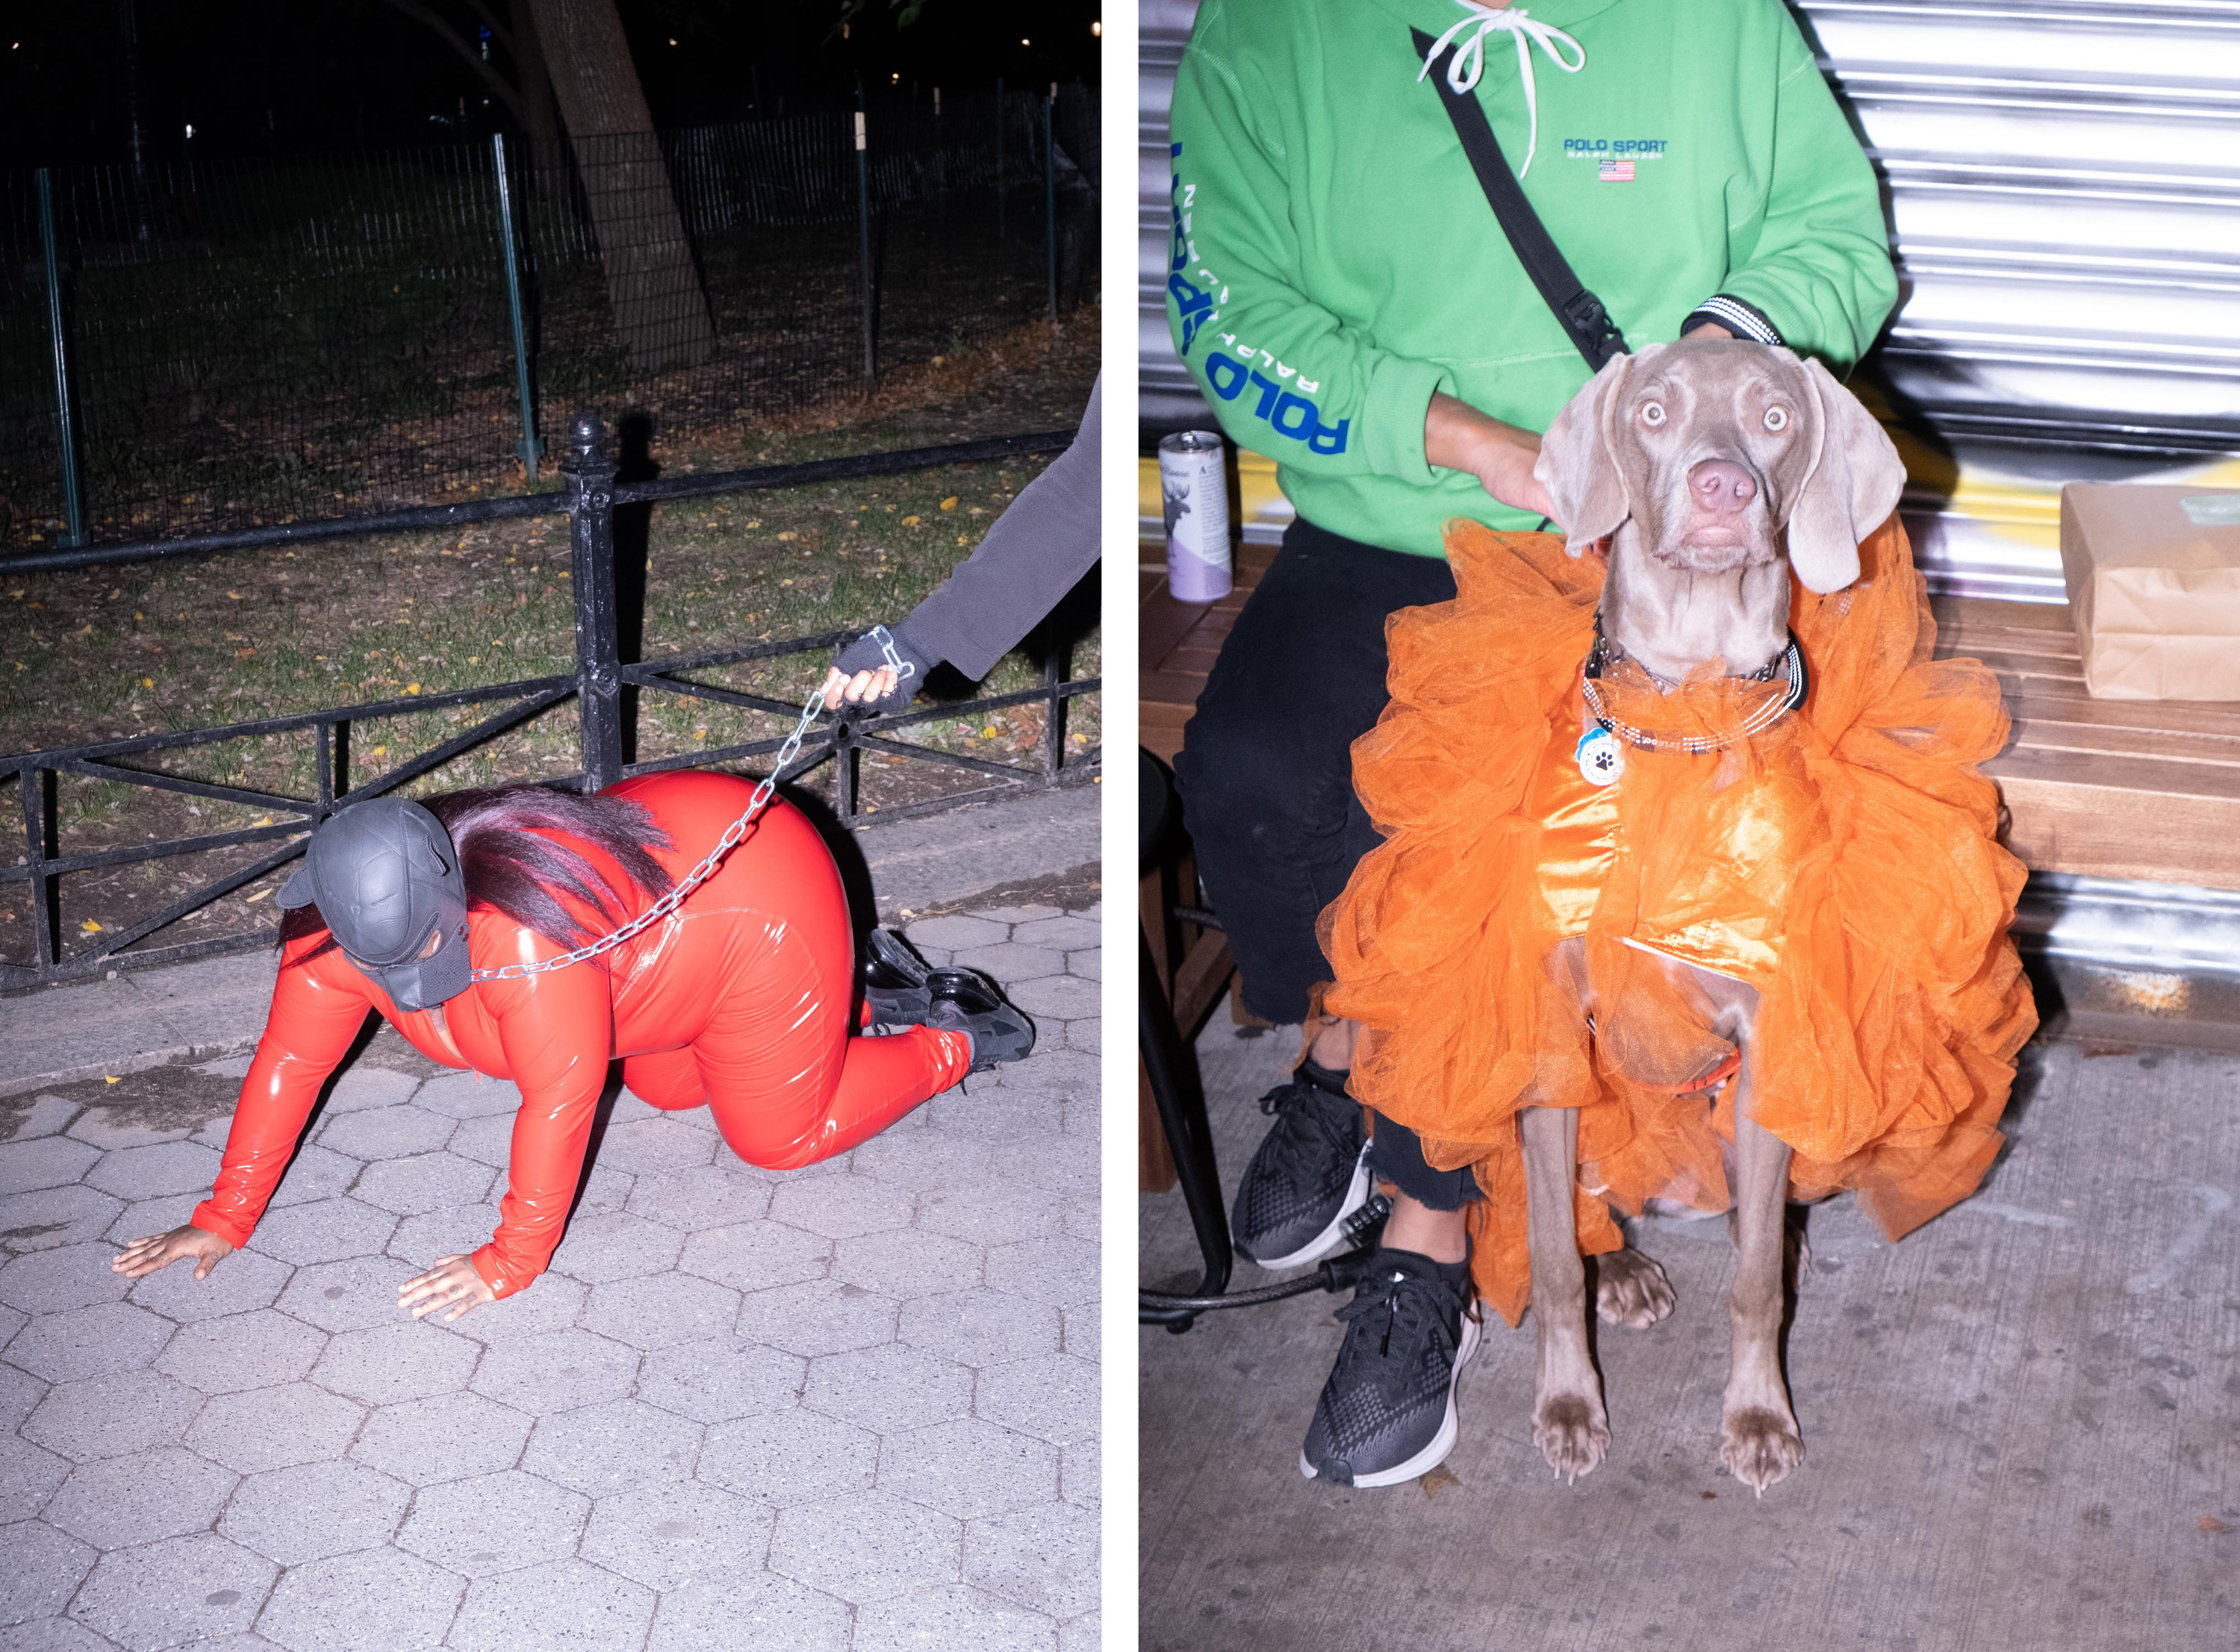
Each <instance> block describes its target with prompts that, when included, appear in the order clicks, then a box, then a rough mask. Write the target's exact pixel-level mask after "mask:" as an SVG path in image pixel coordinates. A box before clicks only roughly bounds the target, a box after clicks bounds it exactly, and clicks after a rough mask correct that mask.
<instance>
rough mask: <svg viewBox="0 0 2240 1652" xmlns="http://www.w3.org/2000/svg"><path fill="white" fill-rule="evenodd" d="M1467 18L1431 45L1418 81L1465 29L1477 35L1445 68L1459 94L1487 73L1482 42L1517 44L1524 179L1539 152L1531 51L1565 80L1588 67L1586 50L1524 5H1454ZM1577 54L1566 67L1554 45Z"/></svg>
mask: <svg viewBox="0 0 2240 1652" xmlns="http://www.w3.org/2000/svg"><path fill="white" fill-rule="evenodd" d="M1455 3H1456V4H1457V5H1458V6H1460V7H1461V8H1462V9H1463V10H1464V11H1466V12H1468V13H1470V16H1468V17H1464V18H1463V20H1462V21H1461V22H1460V23H1457V24H1456V25H1455V26H1454V27H1453V28H1451V29H1450V30H1447V32H1446V33H1444V34H1443V35H1441V36H1440V37H1438V38H1437V40H1435V41H1433V42H1432V43H1431V53H1430V57H1426V58H1424V59H1423V68H1422V70H1419V71H1418V72H1417V76H1416V78H1417V80H1419V81H1420V80H1422V79H1423V77H1424V76H1425V75H1428V74H1430V72H1431V61H1432V58H1436V57H1437V56H1438V55H1439V54H1440V53H1441V52H1442V51H1443V50H1446V48H1447V46H1448V44H1449V43H1450V42H1452V41H1453V40H1454V39H1455V37H1457V35H1459V34H1461V33H1462V31H1463V30H1465V29H1470V28H1472V27H1475V28H1476V29H1477V33H1476V34H1473V35H1472V36H1471V37H1470V38H1469V40H1467V41H1465V42H1463V43H1462V44H1460V45H1457V47H1456V48H1455V55H1454V59H1453V61H1452V62H1450V63H1448V65H1447V84H1448V85H1450V86H1451V87H1453V88H1454V90H1456V91H1457V93H1467V92H1468V91H1469V90H1470V88H1472V87H1473V86H1475V85H1477V83H1478V77H1479V76H1480V75H1482V74H1483V73H1484V72H1485V37H1487V36H1488V35H1490V34H1505V35H1507V36H1508V37H1510V39H1512V40H1514V41H1515V42H1516V43H1517V78H1518V79H1520V80H1522V81H1523V83H1524V114H1525V118H1526V119H1527V121H1528V122H1529V123H1530V126H1529V127H1528V132H1529V136H1528V137H1526V139H1525V143H1524V164H1523V165H1522V166H1520V167H1518V168H1517V177H1520V178H1521V177H1523V176H1524V175H1525V174H1526V173H1527V172H1530V170H1532V157H1533V155H1534V153H1535V152H1536V151H1537V150H1538V149H1539V147H1540V97H1539V92H1538V90H1537V88H1536V87H1535V86H1534V85H1533V83H1532V47H1533V45H1534V43H1536V42H1537V43H1538V45H1539V47H1540V50H1542V51H1543V52H1545V53H1547V54H1548V61H1549V62H1550V63H1553V64H1555V65H1556V67H1557V68H1558V69H1560V70H1563V72H1564V73H1565V74H1567V75H1576V74H1577V73H1578V72H1579V70H1582V69H1584V68H1585V67H1586V66H1587V49H1586V48H1585V47H1584V46H1582V45H1581V44H1580V43H1578V42H1577V41H1576V40H1574V39H1572V38H1571V37H1570V36H1569V35H1567V34H1565V33H1564V32H1563V30H1561V29H1558V28H1557V27H1556V26H1555V25H1554V24H1552V23H1535V22H1533V21H1532V19H1531V18H1530V17H1528V16H1526V15H1525V11H1524V8H1523V6H1504V7H1500V8H1496V7H1493V6H1482V5H1480V4H1478V3H1477V0H1455ZM1559 40H1560V41H1561V42H1563V45H1565V46H1569V47H1570V49H1571V50H1572V51H1573V52H1575V53H1577V57H1578V62H1577V63H1567V62H1565V61H1564V58H1563V50H1562V49H1561V48H1560V47H1558V46H1557V41H1559Z"/></svg>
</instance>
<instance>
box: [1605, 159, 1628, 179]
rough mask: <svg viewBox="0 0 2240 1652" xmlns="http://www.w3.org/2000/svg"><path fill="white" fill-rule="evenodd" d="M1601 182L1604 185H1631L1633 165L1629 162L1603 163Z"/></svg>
mask: <svg viewBox="0 0 2240 1652" xmlns="http://www.w3.org/2000/svg"><path fill="white" fill-rule="evenodd" d="M1602 181H1603V183H1632V182H1633V163H1632V162H1631V161H1604V162H1603V176H1602Z"/></svg>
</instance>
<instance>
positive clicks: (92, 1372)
mask: <svg viewBox="0 0 2240 1652" xmlns="http://www.w3.org/2000/svg"><path fill="white" fill-rule="evenodd" d="M173 1329H175V1327H174V1326H173V1325H172V1323H171V1322H170V1320H168V1319H159V1318H157V1316H155V1315H153V1314H151V1313H150V1312H149V1311H148V1310H147V1309H144V1308H135V1307H133V1306H132V1305H131V1304H130V1302H103V1303H102V1304H101V1306H99V1307H98V1308H73V1309H70V1312H68V1313H66V1314H44V1315H42V1316H39V1317H38V1318H37V1319H35V1320H33V1321H32V1322H30V1324H28V1325H26V1326H24V1327H23V1329H22V1330H20V1331H17V1333H16V1335H15V1336H13V1337H11V1338H10V1340H9V1342H8V1347H7V1349H6V1356H7V1360H8V1362H9V1363H10V1365H15V1366H19V1367H21V1368H22V1369H24V1370H26V1371H29V1372H30V1374H31V1375H32V1376H43V1377H44V1378H46V1380H47V1381H48V1382H71V1381H73V1380H75V1379H77V1378H78V1377H84V1376H110V1375H113V1374H115V1373H117V1372H120V1371H134V1370H138V1369H141V1368H143V1367H144V1366H145V1365H147V1364H148V1363H149V1362H150V1361H151V1360H153V1359H154V1358H155V1357H156V1356H157V1355H158V1354H160V1353H162V1352H163V1344H164V1343H166V1342H169V1341H170V1340H171V1333H172V1331H173Z"/></svg>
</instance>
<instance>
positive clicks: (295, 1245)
mask: <svg viewBox="0 0 2240 1652" xmlns="http://www.w3.org/2000/svg"><path fill="white" fill-rule="evenodd" d="M396 1231H397V1217H396V1216H395V1215H394V1214H392V1213H391V1212H390V1211H387V1210H377V1209H374V1208H373V1206H371V1205H370V1204H360V1203H359V1202H357V1200H356V1199H322V1200H320V1201H319V1202H317V1203H316V1204H298V1205H290V1207H289V1208H288V1209H284V1210H267V1211H266V1212H265V1213H264V1219H263V1221H261V1222H258V1223H257V1231H256V1233H255V1234H254V1235H252V1236H250V1241H249V1245H248V1249H252V1250H258V1251H262V1252H263V1254H264V1255H266V1256H277V1257H278V1258H279V1259H280V1260H281V1261H282V1262H294V1263H296V1264H297V1266H299V1267H300V1266H302V1265H303V1264H304V1263H306V1262H340V1261H342V1260H343V1258H344V1257H345V1256H377V1255H378V1254H379V1253H380V1250H381V1248H382V1247H383V1245H385V1244H387V1243H388V1242H389V1236H390V1234H392V1233H394V1232H396Z"/></svg>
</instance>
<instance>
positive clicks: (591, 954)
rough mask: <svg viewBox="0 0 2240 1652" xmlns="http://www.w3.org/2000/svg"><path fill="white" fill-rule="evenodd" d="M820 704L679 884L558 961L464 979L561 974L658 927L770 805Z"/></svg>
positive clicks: (806, 710) (812, 703) (812, 698)
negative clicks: (550, 971) (619, 925)
mask: <svg viewBox="0 0 2240 1652" xmlns="http://www.w3.org/2000/svg"><path fill="white" fill-rule="evenodd" d="M823 703H824V690H823V689H822V688H816V689H810V694H809V698H808V699H807V700H806V701H805V702H803V705H802V708H801V721H800V722H798V723H795V724H794V725H793V732H792V733H791V734H790V735H788V736H786V740H785V743H784V744H783V746H781V747H779V748H778V752H777V762H776V763H772V764H771V765H770V773H769V774H767V775H765V776H763V780H762V783H760V784H759V785H757V787H756V788H755V795H754V796H752V797H751V798H750V799H748V801H747V808H746V812H745V813H744V814H743V815H741V816H739V817H738V819H737V820H735V821H733V822H732V823H730V825H729V826H726V827H725V828H724V829H723V836H722V837H720V838H718V839H717V842H716V847H715V848H713V849H710V850H709V851H708V855H707V858H706V859H704V860H703V861H702V862H701V863H700V864H699V865H697V866H696V867H694V868H693V869H692V870H691V873H690V876H687V877H686V878H685V880H684V881H683V883H679V884H677V887H676V888H674V889H670V891H669V893H668V894H666V895H664V896H662V897H661V898H660V899H659V900H657V901H656V902H655V903H653V904H652V905H651V906H650V907H648V908H646V909H645V910H644V911H643V912H641V913H639V914H638V915H637V916H636V917H634V918H632V919H631V920H630V922H629V923H625V924H623V927H622V928H621V929H617V930H616V931H615V932H614V933H613V934H612V935H603V936H600V937H599V938H598V939H597V940H596V941H594V942H592V943H590V945H589V946H580V947H577V949H575V950H574V951H573V952H563V954H561V955H560V956H558V957H557V958H547V959H545V960H544V961H543V963H509V964H507V965H506V966H505V967H504V968H503V969H477V970H476V971H475V972H474V973H473V974H472V975H471V976H469V977H468V979H469V980H470V981H518V980H520V979H521V978H522V977H523V976H538V975H543V973H544V972H545V971H546V970H548V969H566V968H567V967H568V966H569V965H570V964H571V963H585V962H587V961H589V960H590V959H592V958H596V957H597V956H599V955H600V954H601V953H603V952H611V951H612V950H614V949H615V948H617V947H618V946H620V945H622V943H623V942H625V941H627V940H629V939H630V937H631V936H634V935H637V934H638V933H639V932H640V931H642V930H643V929H650V927H651V926H653V925H654V924H656V923H660V922H661V921H662V919H663V918H665V917H667V916H669V915H670V913H671V912H674V911H675V910H677V908H678V907H680V906H682V905H683V904H684V897H685V896H688V895H690V894H691V893H692V891H693V890H695V889H698V888H699V887H700V886H701V885H702V884H703V883H706V882H707V881H708V880H709V879H710V877H712V876H715V872H716V868H717V866H718V865H720V864H721V863H722V862H723V856H726V855H728V854H730V852H731V850H732V849H736V848H737V846H738V844H739V843H740V841H741V840H742V839H743V838H744V837H745V836H746V835H747V828H748V827H750V826H751V825H753V824H754V823H755V816H757V815H759V814H761V813H762V812H763V809H765V808H767V807H768V806H769V804H770V799H771V798H772V797H774V796H777V777H778V776H780V775H782V774H783V773H784V772H785V767H786V765H787V764H788V763H791V762H792V761H793V760H794V758H795V757H797V756H799V755H800V752H801V743H802V742H803V740H806V739H807V738H808V737H809V731H810V729H811V728H813V727H814V726H815V725H816V723H817V711H818V709H820V708H821V707H822V706H823Z"/></svg>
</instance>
